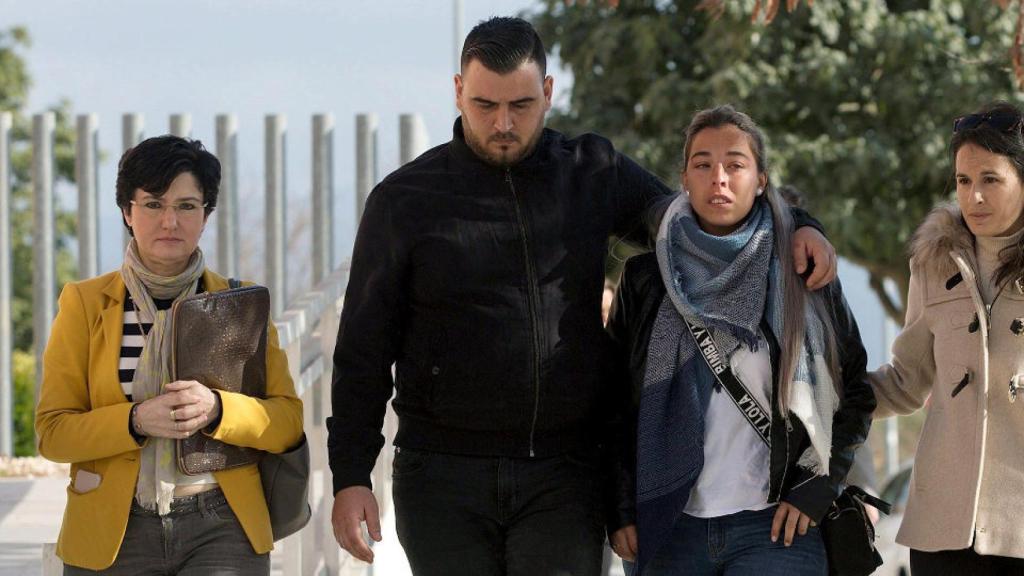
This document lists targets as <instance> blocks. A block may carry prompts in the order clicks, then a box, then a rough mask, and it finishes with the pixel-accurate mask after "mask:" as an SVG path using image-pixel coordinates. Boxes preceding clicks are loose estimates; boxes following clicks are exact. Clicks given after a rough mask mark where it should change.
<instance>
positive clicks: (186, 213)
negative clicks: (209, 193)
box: [128, 200, 208, 218]
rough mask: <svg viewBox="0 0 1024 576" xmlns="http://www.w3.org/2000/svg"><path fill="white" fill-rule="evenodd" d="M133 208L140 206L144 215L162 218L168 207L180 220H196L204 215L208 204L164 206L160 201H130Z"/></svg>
mask: <svg viewBox="0 0 1024 576" xmlns="http://www.w3.org/2000/svg"><path fill="white" fill-rule="evenodd" d="M128 202H129V203H130V204H131V205H132V206H138V207H139V208H141V209H142V213H143V214H145V215H147V216H153V217H160V216H163V215H164V211H165V210H167V208H168V207H170V208H173V209H174V215H175V216H176V217H178V218H195V217H198V216H199V215H200V214H202V212H203V209H204V208H206V207H207V205H208V203H207V202H204V203H202V204H200V203H199V202H195V201H192V200H183V201H181V202H175V203H173V204H164V203H163V202H161V201H159V200H146V201H145V202H136V201H135V200H129V201H128Z"/></svg>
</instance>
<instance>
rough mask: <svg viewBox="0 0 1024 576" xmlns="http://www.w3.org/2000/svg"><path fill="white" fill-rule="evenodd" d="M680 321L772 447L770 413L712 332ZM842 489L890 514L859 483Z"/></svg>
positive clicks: (889, 509)
mask: <svg viewBox="0 0 1024 576" xmlns="http://www.w3.org/2000/svg"><path fill="white" fill-rule="evenodd" d="M683 321H684V322H686V327H687V328H688V329H689V330H690V336H693V340H694V342H696V343H697V348H698V349H699V350H700V354H701V356H702V357H703V358H704V362H706V363H707V365H708V368H709V369H710V370H711V373H712V374H714V375H715V379H716V380H718V383H719V384H721V385H722V387H723V388H725V389H726V390H728V392H729V397H730V398H732V401H733V403H734V404H736V407H737V408H739V411H740V413H742V414H743V416H744V418H746V420H747V422H748V423H750V426H751V427H752V428H753V429H754V431H755V432H757V436H758V437H759V438H761V440H764V443H765V444H767V445H768V447H769V448H771V437H770V436H769V435H768V431H769V429H770V427H771V421H772V419H771V416H769V415H768V413H767V412H766V411H765V409H764V408H762V407H761V405H760V404H758V402H757V400H756V399H755V398H754V396H753V394H751V393H750V391H749V390H747V387H746V386H745V385H744V384H743V382H742V381H741V380H740V379H739V378H737V377H736V375H735V374H733V372H732V370H731V369H730V368H729V361H728V360H727V359H726V358H725V355H724V354H722V353H721V352H720V351H719V349H718V344H716V343H715V339H714V338H712V337H711V333H710V332H709V331H708V329H707V328H706V327H705V326H704V325H703V323H701V322H700V321H699V320H698V321H696V322H694V323H691V322H690V321H689V320H687V319H686V318H685V317H684V318H683ZM844 492H845V493H846V494H849V495H850V496H853V497H855V498H857V499H858V500H860V501H861V502H862V503H864V504H868V505H869V506H873V507H874V508H877V509H878V511H879V512H881V513H882V514H885V515H887V516H888V515H889V514H890V513H892V504H890V503H888V502H886V501H885V500H882V499H881V498H878V497H876V496H872V495H871V494H868V493H867V492H865V491H864V490H863V489H862V488H861V487H859V486H853V485H849V486H847V487H846V490H845V491H844Z"/></svg>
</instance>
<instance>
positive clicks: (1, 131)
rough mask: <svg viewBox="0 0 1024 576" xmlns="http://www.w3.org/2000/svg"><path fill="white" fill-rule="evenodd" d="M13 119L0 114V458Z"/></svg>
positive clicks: (7, 403)
mask: <svg viewBox="0 0 1024 576" xmlns="http://www.w3.org/2000/svg"><path fill="white" fill-rule="evenodd" d="M13 124H14V116H13V115H12V114H11V113H10V112H0V455H2V456H13V455H14V390H13V386H12V382H13V373H14V370H13V366H12V365H11V350H12V348H13V347H14V339H13V327H12V326H11V298H12V297H13V295H12V293H11V274H13V273H14V266H13V265H12V262H11V260H12V259H13V254H14V246H13V243H12V236H11V204H12V203H13V202H12V200H13V198H12V190H11V128H12V126H13Z"/></svg>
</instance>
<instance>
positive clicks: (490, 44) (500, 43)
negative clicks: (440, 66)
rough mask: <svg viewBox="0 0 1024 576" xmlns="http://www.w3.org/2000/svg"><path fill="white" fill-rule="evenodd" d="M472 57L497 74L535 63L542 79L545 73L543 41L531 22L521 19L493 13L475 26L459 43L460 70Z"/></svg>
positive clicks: (545, 61) (546, 65)
mask: <svg viewBox="0 0 1024 576" xmlns="http://www.w3.org/2000/svg"><path fill="white" fill-rule="evenodd" d="M473 60H479V61H480V63H481V64H483V65H484V66H485V67H486V68H487V69H488V70H491V71H492V72H497V73H498V74H508V73H509V72H512V71H513V70H515V69H516V68H519V67H520V66H521V65H523V63H525V62H536V63H537V67H538V68H540V75H541V78H543V77H544V76H546V75H547V68H548V63H547V56H546V55H545V54H544V43H543V42H541V39H540V35H539V34H537V31H536V30H534V29H533V25H532V24H530V23H529V22H527V21H526V20H523V19H522V18H509V17H504V16H496V17H494V18H491V19H490V20H484V21H482V22H480V23H479V24H477V25H476V26H474V27H473V29H472V30H470V31H469V35H468V36H466V41H465V42H463V44H462V69H463V70H465V69H466V66H468V65H469V63H470V62H472V61H473Z"/></svg>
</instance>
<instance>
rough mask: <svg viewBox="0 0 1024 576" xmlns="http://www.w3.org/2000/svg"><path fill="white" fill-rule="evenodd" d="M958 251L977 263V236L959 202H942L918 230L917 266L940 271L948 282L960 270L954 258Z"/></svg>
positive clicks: (913, 250)
mask: <svg viewBox="0 0 1024 576" xmlns="http://www.w3.org/2000/svg"><path fill="white" fill-rule="evenodd" d="M954 254H960V255H963V257H964V258H965V259H966V262H967V263H970V264H972V266H973V262H974V236H973V235H971V231H970V230H969V229H968V228H967V224H966V223H965V222H964V219H963V216H962V215H961V214H960V208H959V207H957V206H956V204H953V203H945V204H940V205H939V206H937V207H936V208H935V209H933V210H932V211H931V212H930V213H929V214H928V216H927V217H925V219H924V222H922V223H921V226H920V227H919V228H918V229H917V232H915V233H914V238H913V240H911V243H910V255H911V257H912V258H913V259H914V262H915V263H916V264H917V265H919V266H925V267H928V268H931V269H934V270H936V271H938V272H939V274H940V275H942V276H943V281H944V282H945V281H946V279H948V278H950V276H952V275H954V274H956V272H957V271H958V267H957V264H956V263H955V262H954V260H953V255H954Z"/></svg>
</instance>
